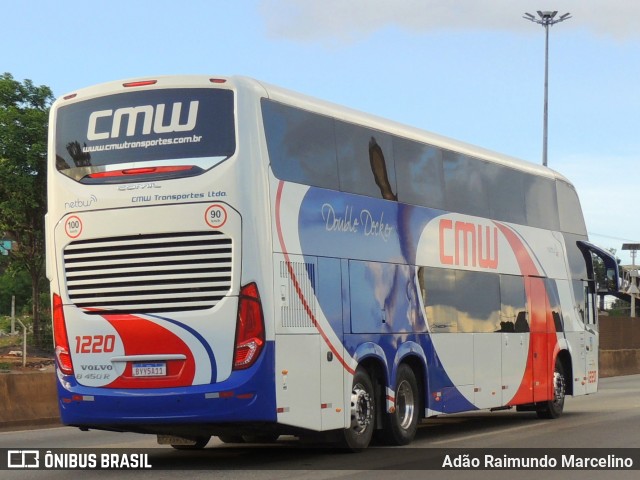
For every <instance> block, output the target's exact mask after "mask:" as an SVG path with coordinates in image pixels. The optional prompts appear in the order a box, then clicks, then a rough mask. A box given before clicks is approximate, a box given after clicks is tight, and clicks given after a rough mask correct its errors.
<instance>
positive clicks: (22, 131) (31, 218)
mask: <svg viewBox="0 0 640 480" xmlns="http://www.w3.org/2000/svg"><path fill="white" fill-rule="evenodd" d="M52 101H53V94H52V92H51V89H50V88H49V87H46V86H36V85H34V84H33V82H31V80H25V81H24V82H23V83H20V82H18V81H17V80H15V79H14V78H13V77H12V76H11V74H9V73H5V74H3V75H2V76H0V178H1V179H2V182H0V236H2V237H4V238H8V239H11V240H13V241H14V242H16V243H15V244H14V248H13V249H12V250H11V252H10V254H9V261H10V265H9V267H10V269H11V270H12V271H14V272H17V271H24V272H27V274H28V275H29V277H30V280H31V291H32V297H33V298H35V299H36V301H32V304H33V305H34V309H33V321H34V325H33V327H34V331H35V332H39V331H40V323H39V320H40V310H39V308H38V306H39V301H37V299H39V297H40V291H41V288H42V286H43V285H44V283H45V279H44V273H45V272H44V265H45V263H44V260H45V250H44V215H45V213H46V205H47V202H46V178H47V129H48V117H49V108H50V106H51V103H52Z"/></svg>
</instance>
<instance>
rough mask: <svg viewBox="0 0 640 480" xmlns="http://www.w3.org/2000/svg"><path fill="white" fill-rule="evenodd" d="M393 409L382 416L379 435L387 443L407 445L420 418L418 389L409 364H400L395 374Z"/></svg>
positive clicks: (414, 432) (416, 428)
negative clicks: (381, 427) (381, 429)
mask: <svg viewBox="0 0 640 480" xmlns="http://www.w3.org/2000/svg"><path fill="white" fill-rule="evenodd" d="M394 396H395V410H394V412H393V413H388V414H386V415H384V417H383V431H382V432H381V433H382V435H381V436H380V438H381V440H382V442H383V443H385V444H387V445H408V444H409V443H411V441H412V440H413V438H414V437H415V435H416V432H417V430H418V422H419V420H420V390H419V388H418V382H417V381H416V376H415V374H414V373H413V370H412V369H411V367H409V365H407V364H404V363H403V364H402V365H400V366H399V367H398V372H397V374H396V386H395V389H394Z"/></svg>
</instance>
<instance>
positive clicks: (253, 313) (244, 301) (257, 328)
mask: <svg viewBox="0 0 640 480" xmlns="http://www.w3.org/2000/svg"><path fill="white" fill-rule="evenodd" d="M264 341H265V340H264V317H263V315H262V305H261V303H260V294H259V293H258V287H257V286H256V284H255V283H249V284H248V285H245V286H244V287H242V289H241V290H240V301H239V303H238V320H237V324H236V346H235V353H234V355H233V368H234V370H242V369H245V368H249V367H250V366H251V365H253V363H254V362H255V361H256V359H257V358H258V356H260V352H261V351H262V346H263V345H264Z"/></svg>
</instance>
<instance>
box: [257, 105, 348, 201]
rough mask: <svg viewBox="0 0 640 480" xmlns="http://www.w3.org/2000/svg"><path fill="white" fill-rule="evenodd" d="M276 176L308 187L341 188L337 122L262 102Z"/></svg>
mask: <svg viewBox="0 0 640 480" xmlns="http://www.w3.org/2000/svg"><path fill="white" fill-rule="evenodd" d="M262 116H263V120H264V130H265V134H266V138H267V148H268V151H269V158H270V160H271V168H272V169H273V174H274V175H275V176H276V177H277V178H279V179H281V180H287V181H290V182H295V183H302V184H305V185H313V186H316V187H324V188H331V189H335V190H337V189H338V162H337V160H336V148H335V139H334V126H333V125H334V120H333V119H332V118H330V117H326V116H323V115H318V114H315V113H311V112H307V111H305V110H301V109H297V108H292V107H288V106H286V105H282V104H280V103H277V102H273V101H271V100H267V99H262Z"/></svg>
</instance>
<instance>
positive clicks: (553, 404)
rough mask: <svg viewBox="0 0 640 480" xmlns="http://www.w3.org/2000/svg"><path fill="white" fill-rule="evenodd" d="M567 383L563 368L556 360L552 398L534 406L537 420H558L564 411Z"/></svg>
mask: <svg viewBox="0 0 640 480" xmlns="http://www.w3.org/2000/svg"><path fill="white" fill-rule="evenodd" d="M566 389H567V383H566V379H565V376H564V368H562V362H561V361H560V359H557V360H556V366H555V369H554V371H553V398H552V399H551V400H549V401H546V402H541V403H539V404H537V405H536V413H537V414H538V418H558V417H559V416H560V415H562V411H563V410H564V397H565V394H566V391H567V390H566Z"/></svg>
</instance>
